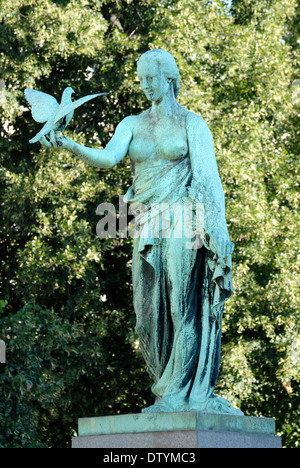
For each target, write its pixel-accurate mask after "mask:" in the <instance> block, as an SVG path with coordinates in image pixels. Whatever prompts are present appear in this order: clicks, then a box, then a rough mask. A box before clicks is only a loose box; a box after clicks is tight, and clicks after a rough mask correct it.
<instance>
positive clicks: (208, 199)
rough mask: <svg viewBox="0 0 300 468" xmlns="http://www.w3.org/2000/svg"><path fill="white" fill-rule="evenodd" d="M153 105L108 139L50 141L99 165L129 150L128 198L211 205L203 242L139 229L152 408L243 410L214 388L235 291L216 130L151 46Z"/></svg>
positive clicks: (144, 65)
mask: <svg viewBox="0 0 300 468" xmlns="http://www.w3.org/2000/svg"><path fill="white" fill-rule="evenodd" d="M137 73H138V77H139V80H140V83H141V87H142V90H143V91H144V93H145V95H146V97H147V99H148V100H149V101H150V102H151V107H150V108H149V109H148V110H146V111H145V112H143V113H142V114H140V115H137V116H129V117H127V118H125V119H124V120H123V121H122V122H121V123H120V124H119V125H118V127H117V128H116V131H115V134H114V136H113V138H112V139H111V140H110V142H109V143H108V145H107V146H106V148H105V149H94V148H87V147H84V146H81V145H79V144H77V143H75V142H73V141H72V140H70V139H69V138H60V139H59V140H57V139H53V138H52V140H51V142H49V140H47V139H46V138H45V137H43V138H42V140H41V143H43V144H44V145H46V146H56V147H57V146H59V147H60V148H62V147H63V148H65V149H67V150H69V151H70V152H71V153H73V154H74V155H76V156H78V157H79V158H80V159H82V160H84V161H86V162H87V163H88V164H91V165H93V166H96V167H100V168H111V167H113V166H114V165H115V164H117V163H118V162H119V161H120V160H121V159H122V158H124V157H125V156H126V155H127V154H129V155H130V158H131V162H132V165H133V168H134V178H133V185H132V187H131V188H130V189H129V191H128V192H127V195H126V199H127V202H128V203H130V204H133V205H136V204H137V203H142V204H143V206H149V207H150V206H151V205H153V204H156V205H157V204H162V206H166V205H168V204H169V205H173V204H174V203H175V204H177V206H178V204H179V206H183V204H184V203H186V202H187V201H188V202H189V203H199V204H203V205H204V236H203V242H204V245H203V246H202V247H201V248H187V239H186V238H185V236H184V235H183V236H181V237H180V236H175V235H174V231H175V221H174V217H173V218H172V217H171V218H170V219H171V221H170V222H171V224H170V232H169V235H168V236H163V235H162V229H160V227H158V232H156V235H155V236H151V235H149V236H139V237H138V236H137V237H136V238H135V239H134V250H133V297H134V309H135V313H136V319H137V322H136V330H137V333H138V336H139V341H140V348H141V351H142V354H143V356H144V359H145V361H146V363H147V366H148V371H149V374H150V376H151V378H152V379H153V382H154V384H153V387H152V391H153V393H154V395H155V397H156V399H155V403H154V404H153V405H152V406H150V407H149V408H145V409H144V410H143V411H145V412H173V411H174V412H175V411H199V412H206V413H223V414H224V413H225V414H237V415H240V414H243V413H242V412H241V411H240V410H238V409H236V408H233V407H232V406H231V404H230V403H229V402H228V401H227V400H225V399H223V398H220V397H217V396H215V395H214V388H215V385H216V382H217V377H218V371H219V363H220V345H221V322H222V314H223V308H224V304H225V300H226V299H228V298H229V297H230V296H231V295H232V293H233V290H232V268H231V255H232V252H233V249H234V244H232V242H230V240H229V235H228V231H227V225H226V220H225V202H224V193H223V189H222V185H221V181H220V178H219V174H218V168H217V163H216V159H215V154H214V145H213V139H212V136H211V133H210V131H209V129H208V126H207V125H206V123H205V121H204V120H203V119H202V118H201V117H199V116H197V115H195V114H194V113H192V112H189V111H187V110H186V109H184V108H183V107H182V106H180V105H179V104H178V103H177V101H176V97H177V94H178V91H179V71H178V68H177V65H176V62H175V60H174V58H173V56H172V55H171V54H169V53H168V52H165V51H164V50H160V49H158V50H151V51H148V52H146V53H145V54H143V55H142V57H141V58H140V59H139V61H138V63H137Z"/></svg>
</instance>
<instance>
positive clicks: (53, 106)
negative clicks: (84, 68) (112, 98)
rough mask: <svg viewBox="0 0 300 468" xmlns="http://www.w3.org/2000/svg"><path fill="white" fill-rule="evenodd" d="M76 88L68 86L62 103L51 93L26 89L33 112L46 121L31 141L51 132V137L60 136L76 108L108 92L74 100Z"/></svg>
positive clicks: (36, 118)
mask: <svg viewBox="0 0 300 468" xmlns="http://www.w3.org/2000/svg"><path fill="white" fill-rule="evenodd" d="M73 93H74V90H73V89H72V88H71V87H70V86H68V87H67V88H66V89H65V90H64V92H63V94H62V98H61V103H60V104H58V102H57V100H56V99H55V97H53V96H51V95H50V94H46V93H43V92H41V91H37V90H36V89H28V88H27V89H25V91H24V94H25V98H26V100H27V102H28V103H29V104H30V106H31V114H32V117H33V118H34V120H35V121H36V122H39V123H44V122H46V123H45V125H44V126H43V128H42V129H41V130H40V131H39V132H38V133H37V134H36V136H35V137H34V138H32V139H31V140H29V143H36V142H37V141H39V140H40V139H41V138H42V137H43V136H45V135H47V134H49V133H50V135H51V137H53V136H54V133H55V134H56V138H58V137H59V135H60V132H62V133H63V135H64V131H65V129H66V127H67V126H68V124H69V122H70V120H71V119H72V117H73V115H74V110H75V109H77V107H80V106H82V104H84V103H85V102H87V101H90V100H91V99H94V98H96V97H97V96H102V95H103V94H108V93H99V94H90V95H89V96H85V97H82V98H80V99H78V100H77V101H72V99H71V96H72V94H73Z"/></svg>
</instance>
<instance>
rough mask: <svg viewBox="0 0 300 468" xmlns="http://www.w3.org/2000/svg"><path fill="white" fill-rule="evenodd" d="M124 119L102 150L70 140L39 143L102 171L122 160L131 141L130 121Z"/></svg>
mask: <svg viewBox="0 0 300 468" xmlns="http://www.w3.org/2000/svg"><path fill="white" fill-rule="evenodd" d="M133 118H134V117H126V118H125V119H124V120H122V121H121V122H120V123H119V125H118V126H117V128H116V131H115V134H114V136H113V137H112V139H111V140H110V142H109V143H108V144H107V146H106V147H105V148H104V149H97V148H89V147H86V146H82V145H80V144H78V143H75V142H74V141H73V140H71V139H70V138H59V139H56V140H53V139H51V143H50V142H49V141H48V140H47V139H46V138H42V139H41V140H40V142H41V143H42V144H43V145H44V146H47V147H57V148H58V147H59V148H64V149H66V150H68V151H70V152H71V153H72V154H74V155H75V156H78V157H79V158H80V159H81V160H82V161H85V162H86V163H88V164H90V165H92V166H95V167H100V168H102V169H109V168H111V167H113V166H114V165H115V164H117V163H118V162H119V161H121V159H123V158H124V157H125V156H126V155H127V153H128V149H129V145H130V142H131V139H132V124H131V122H132V119H133Z"/></svg>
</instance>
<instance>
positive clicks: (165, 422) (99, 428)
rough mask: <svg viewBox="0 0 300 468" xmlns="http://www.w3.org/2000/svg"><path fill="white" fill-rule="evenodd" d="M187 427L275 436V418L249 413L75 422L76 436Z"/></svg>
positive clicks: (152, 415)
mask: <svg viewBox="0 0 300 468" xmlns="http://www.w3.org/2000/svg"><path fill="white" fill-rule="evenodd" d="M188 430H189V431H190V430H202V431H203V430H207V431H210V430H211V431H222V432H239V433H241V432H244V433H251V434H265V435H266V434H268V435H274V434H275V421H274V419H271V418H258V417H252V416H234V415H224V414H203V413H196V412H186V413H145V414H128V415H118V416H102V417H92V418H82V419H79V422H78V435H79V436H90V435H104V434H125V433H127V434H128V433H139V432H151V431H153V432H160V431H188Z"/></svg>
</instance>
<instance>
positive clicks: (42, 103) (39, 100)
mask: <svg viewBox="0 0 300 468" xmlns="http://www.w3.org/2000/svg"><path fill="white" fill-rule="evenodd" d="M24 94H25V98H26V100H27V102H28V103H29V104H30V106H31V114H32V117H33V118H34V120H35V121H36V122H39V123H44V122H47V121H48V120H49V119H50V117H51V116H52V115H53V114H55V113H56V112H57V110H58V108H59V104H58V102H57V100H56V99H55V97H53V96H50V94H46V93H42V92H41V91H37V90H36V89H28V88H27V89H25V91H24Z"/></svg>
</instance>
